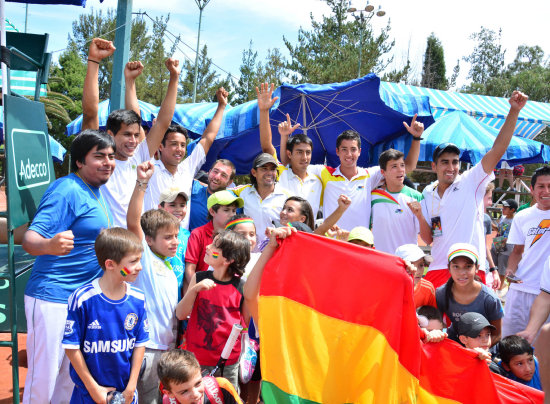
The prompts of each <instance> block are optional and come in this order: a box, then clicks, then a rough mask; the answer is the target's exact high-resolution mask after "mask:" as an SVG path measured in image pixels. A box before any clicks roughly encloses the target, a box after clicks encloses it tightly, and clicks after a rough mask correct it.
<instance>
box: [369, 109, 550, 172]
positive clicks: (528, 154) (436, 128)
mask: <svg viewBox="0 0 550 404" xmlns="http://www.w3.org/2000/svg"><path fill="white" fill-rule="evenodd" d="M498 132H499V131H498V130H497V129H495V128H492V127H490V126H488V125H485V124H483V123H481V122H479V121H478V120H476V119H475V118H473V117H471V116H469V115H467V114H466V113H464V112H461V111H454V112H451V113H449V114H446V115H445V116H443V117H441V118H439V119H438V120H436V121H435V123H434V124H433V125H431V126H430V127H429V128H428V129H426V131H425V132H424V134H423V135H422V138H423V140H422V141H421V142H420V155H419V158H418V161H432V155H433V151H434V150H435V148H436V147H437V146H438V145H440V144H441V143H445V142H451V143H454V144H456V145H457V146H458V147H459V148H460V150H461V151H462V153H461V155H460V160H461V161H464V162H467V163H471V164H477V163H478V162H479V161H481V158H482V157H483V156H484V155H485V153H487V152H488V151H489V150H490V149H491V147H492V146H493V143H494V141H495V138H496V136H497V135H498ZM410 142H411V140H410V138H408V137H406V136H402V137H399V138H397V139H394V140H391V141H389V142H383V143H381V144H378V145H377V146H376V148H375V153H374V154H375V155H376V156H378V155H379V154H380V153H381V152H382V151H384V150H386V149H388V148H390V147H391V148H394V149H397V150H400V151H403V152H404V151H405V150H408V148H409V147H410ZM549 159H550V146H548V145H545V144H543V143H541V142H537V141H535V140H532V139H526V138H522V137H519V136H513V137H512V141H511V142H510V146H508V149H507V150H506V153H505V154H504V156H503V158H502V161H507V162H509V163H510V164H511V165H517V164H525V163H543V162H547V161H549ZM372 163H373V164H376V161H373V162H372Z"/></svg>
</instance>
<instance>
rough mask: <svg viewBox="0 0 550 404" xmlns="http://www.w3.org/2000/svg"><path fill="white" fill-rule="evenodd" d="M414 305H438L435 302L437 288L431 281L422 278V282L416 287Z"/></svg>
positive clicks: (417, 306)
mask: <svg viewBox="0 0 550 404" xmlns="http://www.w3.org/2000/svg"><path fill="white" fill-rule="evenodd" d="M414 306H415V307H416V308H419V307H420V306H433V307H437V303H436V302H435V288H434V285H432V283H431V282H430V281H427V280H426V279H420V282H418V283H417V284H416V286H415V287H414Z"/></svg>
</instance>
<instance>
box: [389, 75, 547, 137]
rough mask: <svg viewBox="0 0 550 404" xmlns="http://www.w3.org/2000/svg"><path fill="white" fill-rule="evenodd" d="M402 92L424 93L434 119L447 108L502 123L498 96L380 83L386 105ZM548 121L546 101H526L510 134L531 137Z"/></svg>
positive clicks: (504, 103)
mask: <svg viewBox="0 0 550 404" xmlns="http://www.w3.org/2000/svg"><path fill="white" fill-rule="evenodd" d="M402 95H425V96H428V97H429V98H430V106H431V108H432V113H433V116H434V118H435V119H438V118H440V117H442V116H444V115H446V114H448V113H450V112H454V111H462V112H465V113H466V114H468V115H470V116H473V117H475V118H476V119H477V120H479V121H481V122H482V123H484V124H486V125H489V126H491V127H493V128H495V129H500V128H501V127H502V125H503V124H504V121H505V119H506V115H507V114H508V110H509V108H510V104H509V103H508V100H507V99H506V98H501V97H489V96H485V95H474V94H464V93H457V92H453V91H443V90H434V89H432V88H424V87H416V86H409V85H406V84H399V83H388V82H381V83H380V96H381V97H382V99H383V100H384V101H385V102H386V104H388V105H390V104H391V103H392V102H395V100H396V98H398V97H399V96H402ZM548 125H550V104H548V103H543V102H536V101H529V102H528V103H527V105H526V106H525V108H523V109H522V111H521V113H520V116H519V119H518V123H517V125H516V130H515V132H514V135H516V136H521V137H525V138H529V139H534V138H535V137H536V136H537V135H538V134H539V133H540V132H541V131H542V130H543V129H544V128H546V126H548Z"/></svg>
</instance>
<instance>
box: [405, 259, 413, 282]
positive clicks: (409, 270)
mask: <svg viewBox="0 0 550 404" xmlns="http://www.w3.org/2000/svg"><path fill="white" fill-rule="evenodd" d="M404 261H405V271H407V274H409V275H410V276H411V277H412V278H414V276H415V275H416V267H415V266H414V265H413V264H412V263H411V262H410V261H407V260H404Z"/></svg>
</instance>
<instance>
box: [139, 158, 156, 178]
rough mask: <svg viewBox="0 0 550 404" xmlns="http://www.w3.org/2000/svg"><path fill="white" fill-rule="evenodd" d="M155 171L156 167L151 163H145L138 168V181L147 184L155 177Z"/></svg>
mask: <svg viewBox="0 0 550 404" xmlns="http://www.w3.org/2000/svg"><path fill="white" fill-rule="evenodd" d="M154 171H155V165H154V164H153V163H152V162H151V161H150V160H148V161H144V162H143V163H141V164H139V165H138V166H137V179H138V181H142V182H147V181H149V180H150V179H151V177H152V176H153V172H154Z"/></svg>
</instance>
